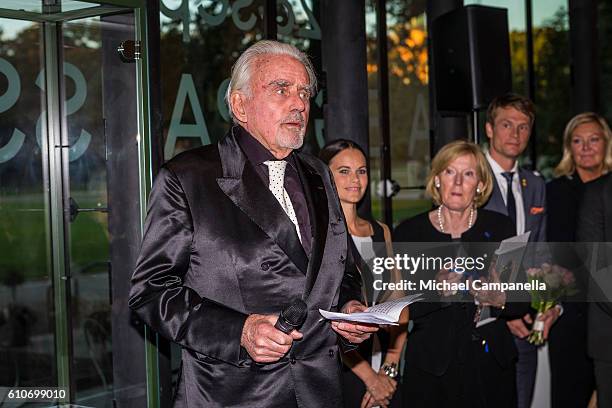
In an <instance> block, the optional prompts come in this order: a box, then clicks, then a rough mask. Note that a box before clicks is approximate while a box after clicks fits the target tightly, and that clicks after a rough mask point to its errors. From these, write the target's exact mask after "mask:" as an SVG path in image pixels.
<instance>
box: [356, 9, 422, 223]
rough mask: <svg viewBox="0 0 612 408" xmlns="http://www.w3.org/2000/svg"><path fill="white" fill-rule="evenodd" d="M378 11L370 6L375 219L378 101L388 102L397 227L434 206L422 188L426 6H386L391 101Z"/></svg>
mask: <svg viewBox="0 0 612 408" xmlns="http://www.w3.org/2000/svg"><path fill="white" fill-rule="evenodd" d="M376 7H378V2H376V1H374V0H370V1H367V2H366V34H367V47H368V49H367V58H368V62H367V69H368V87H369V94H368V96H369V101H368V102H369V106H370V165H371V174H372V181H373V183H372V186H373V188H372V189H371V194H372V211H373V215H374V217H375V218H377V219H382V202H381V199H380V197H379V196H378V194H377V193H378V191H377V190H379V188H377V186H378V180H380V179H381V176H380V174H381V171H382V170H381V168H382V163H381V153H380V149H381V145H382V134H381V131H380V111H379V104H380V99H379V98H382V97H386V98H388V102H389V133H390V134H389V136H390V152H391V160H390V166H391V178H392V179H393V180H395V181H396V182H397V183H398V184H399V185H400V186H401V190H400V192H399V193H398V194H397V195H396V196H394V197H393V221H394V223H398V222H400V221H401V220H403V219H406V218H409V217H411V216H413V215H415V214H418V213H420V212H422V211H425V210H427V209H428V208H429V207H430V205H431V203H430V200H429V199H427V198H426V197H425V196H424V188H423V186H424V184H425V178H426V176H427V172H428V170H429V163H430V157H429V90H428V65H427V64H428V52H427V28H426V25H425V22H426V18H425V10H424V7H425V3H423V2H417V3H410V2H406V1H402V0H389V1H387V9H386V24H387V38H386V41H387V47H388V52H387V55H386V58H387V63H388V72H387V73H386V75H387V76H388V78H389V92H388V95H385V94H383V93H382V92H381V90H380V89H379V82H378V81H379V78H378V76H379V75H380V72H379V66H378V46H377V40H378V39H377V27H376V24H377V21H376V9H375V8H376Z"/></svg>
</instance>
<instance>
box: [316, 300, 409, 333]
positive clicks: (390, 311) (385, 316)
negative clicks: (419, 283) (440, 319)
mask: <svg viewBox="0 0 612 408" xmlns="http://www.w3.org/2000/svg"><path fill="white" fill-rule="evenodd" d="M418 300H421V294H420V293H418V294H414V295H408V296H404V297H402V298H399V299H395V300H391V301H389V302H384V303H379V304H377V305H375V306H372V307H369V308H367V309H366V310H365V311H364V312H357V313H351V314H347V313H336V312H328V311H326V310H323V309H319V313H321V316H323V317H324V318H326V319H327V320H347V321H351V322H359V323H371V324H392V325H397V324H398V323H397V322H398V321H399V318H400V314H401V313H402V309H404V308H405V307H406V306H408V305H409V304H411V303H414V302H416V301H418Z"/></svg>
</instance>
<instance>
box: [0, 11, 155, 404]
mask: <svg viewBox="0 0 612 408" xmlns="http://www.w3.org/2000/svg"><path fill="white" fill-rule="evenodd" d="M4 6H5V7H7V6H11V4H5V5H4ZM12 6H13V7H14V9H12V10H7V9H6V8H0V13H3V14H2V15H8V16H11V17H12V16H15V17H16V18H24V19H26V18H27V19H31V20H34V21H45V22H35V23H34V22H32V23H28V22H25V21H23V20H14V19H7V18H0V248H1V249H0V252H1V256H0V387H33V386H39V387H56V386H60V387H62V388H63V389H64V390H65V391H67V393H66V395H67V397H66V399H65V401H63V402H75V403H78V404H82V405H83V406H95V407H111V406H114V404H115V403H117V401H121V398H120V396H119V395H120V393H121V390H120V389H116V388H115V384H116V379H117V376H116V375H115V374H114V372H113V357H115V356H116V355H121V354H122V353H123V354H126V353H125V350H126V348H128V347H130V346H132V345H133V338H129V333H126V332H127V331H128V330H125V329H124V330H123V332H124V333H123V335H124V337H123V339H125V340H126V341H125V342H122V343H121V344H115V347H114V348H113V342H112V336H113V334H116V333H113V330H112V327H115V326H114V324H113V323H116V321H117V320H122V319H123V320H129V317H128V316H129V314H128V309H127V299H123V298H120V297H119V296H117V292H118V291H115V294H114V296H115V297H114V298H113V294H112V293H111V289H110V287H111V281H112V278H113V277H112V276H111V269H113V268H111V262H110V253H111V247H112V246H113V244H112V243H113V241H114V242H115V243H116V242H117V241H118V240H120V239H121V237H123V236H127V235H128V234H123V235H121V236H119V235H120V234H115V236H112V237H111V234H110V233H109V220H108V219H109V216H108V215H109V211H110V210H109V207H110V205H109V199H108V190H109V186H114V187H115V189H117V183H120V184H121V189H122V191H123V192H124V193H123V194H124V195H126V196H129V197H128V199H127V200H126V201H130V205H129V208H128V206H122V205H120V204H119V200H117V197H115V199H114V201H113V204H115V207H114V208H113V209H112V211H111V215H112V216H114V217H115V219H117V218H121V215H122V214H125V213H128V212H129V211H131V210H132V209H135V210H136V214H137V216H133V214H131V216H130V217H129V219H130V222H129V223H128V224H129V225H130V226H132V227H133V228H134V229H136V230H139V228H140V222H141V220H140V218H139V215H140V210H139V206H140V201H139V199H140V195H139V189H138V187H136V188H131V185H130V182H132V181H133V180H134V179H135V180H136V184H137V183H138V178H139V174H140V173H139V167H138V163H139V160H138V159H139V157H138V149H137V148H136V146H138V141H139V140H140V136H142V135H140V134H139V133H138V131H137V130H136V131H131V133H130V134H127V130H126V131H125V132H124V133H121V132H113V131H112V129H113V128H114V127H115V126H117V123H116V122H117V121H119V120H120V121H121V123H120V126H117V127H120V128H121V129H130V130H132V129H142V128H143V126H141V123H140V122H139V114H138V113H137V112H138V104H139V103H140V102H142V94H141V93H138V92H136V91H135V89H136V86H135V84H136V83H137V82H138V81H137V79H136V78H137V72H138V68H139V67H140V65H139V63H136V64H134V63H123V62H122V61H121V58H120V56H119V54H118V53H117V48H118V46H119V45H120V44H121V42H122V41H126V40H129V41H134V40H135V32H136V30H137V28H136V26H135V23H134V21H135V19H134V14H132V13H131V11H130V9H125V8H120V7H112V6H108V7H96V6H99V5H98V4H91V3H84V2H73V3H70V4H68V3H67V4H66V7H65V8H61V7H58V8H56V9H55V10H54V11H53V12H46V13H45V16H44V18H41V17H40V16H39V15H38V14H36V13H33V12H32V13H29V12H27V11H24V10H21V9H20V8H21V7H23V4H22V3H19V4H16V3H15V4H12ZM88 8H90V10H87V9H88ZM77 9H79V13H83V14H79V15H81V16H82V18H81V19H74V20H70V21H67V20H65V19H68V18H75V15H74V13H75V10H77ZM36 11H38V12H40V10H36ZM47 11H48V10H47ZM63 12H68V13H67V14H62V13H63ZM20 13H21V14H20ZM97 13H106V14H109V15H112V17H110V18H109V17H108V16H103V17H100V16H95V17H85V16H86V15H90V16H94V15H96V14H97ZM50 19H56V20H57V22H55V21H54V22H53V23H48V22H46V21H47V20H50ZM115 37H118V39H117V38H115ZM121 64H123V68H121V67H120V65H121ZM109 68H110V69H109ZM126 85H132V86H133V88H130V87H129V86H126ZM109 89H117V90H118V92H119V90H120V93H121V98H123V99H118V100H114V101H112V103H111V102H110V99H111V96H112V95H109V92H108V91H109ZM105 91H106V92H105ZM140 91H141V92H142V90H140ZM113 106H114V107H115V108H116V110H114V111H113V109H112V107H113ZM119 110H120V111H119ZM107 130H108V132H107ZM118 135H119V137H122V136H125V137H123V139H124V142H123V143H124V144H125V145H127V146H131V147H132V150H130V151H128V150H127V149H124V150H121V151H120V150H119V149H116V150H114V148H116V146H117V143H114V144H111V143H110V142H109V140H112V139H113V138H117V137H118ZM122 162H127V163H130V164H133V167H132V168H130V171H129V173H128V172H126V171H124V172H123V173H122V174H121V178H120V180H118V178H116V177H115V178H114V179H112V181H109V180H111V178H109V174H110V173H111V172H110V171H109V167H107V164H108V163H112V164H113V166H114V167H119V163H122ZM124 218H126V217H124ZM126 229H127V228H126ZM129 239H131V240H132V241H133V242H136V241H137V237H134V236H133V235H132V236H129ZM114 248H115V252H117V245H116V244H115V245H114ZM114 261H117V262H116V263H115V264H114V273H115V274H116V273H117V271H118V270H121V268H122V267H123V265H124V264H128V265H129V264H130V263H131V262H134V261H135V259H131V258H130V257H129V256H125V257H123V258H118V257H115V258H114ZM132 268H133V266H128V269H132ZM115 277H116V276H115ZM118 280H119V279H118ZM120 285H121V287H125V283H124V282H121V283H120ZM126 298H127V296H126ZM113 303H114V306H113ZM111 307H117V308H116V309H115V310H114V313H112V312H111ZM118 316H119V317H118ZM113 317H115V318H116V320H115V321H113ZM111 322H113V323H111ZM125 326H128V324H126V325H124V327H125ZM130 341H132V343H130ZM137 341H138V349H139V350H143V342H142V339H141V338H140V337H138V339H137ZM142 354H144V350H143V353H142ZM141 360H143V361H136V362H133V363H131V364H132V365H133V366H134V367H136V368H137V369H139V371H141V372H142V376H140V377H139V376H134V378H132V379H128V380H127V381H123V382H122V386H124V387H126V385H127V388H130V398H131V399H132V400H133V401H136V400H137V399H138V398H141V401H139V405H140V406H142V402H143V401H144V399H145V398H143V397H144V396H145V392H144V389H145V387H144V380H141V378H144V358H142V359H141ZM130 380H131V381H132V382H130ZM138 381H140V382H139V383H137V382H138ZM137 388H138V389H137ZM0 398H1V397H0ZM119 403H120V402H119ZM2 404H3V401H2V400H0V405H2ZM137 406H138V405H137Z"/></svg>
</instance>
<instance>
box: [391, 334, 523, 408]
mask: <svg viewBox="0 0 612 408" xmlns="http://www.w3.org/2000/svg"><path fill="white" fill-rule="evenodd" d="M469 347H471V350H466V351H467V352H468V353H467V359H465V360H464V361H453V362H451V363H450V366H449V367H448V369H447V370H446V372H445V373H444V374H443V375H441V376H436V375H433V374H431V373H428V372H426V371H424V370H422V369H420V368H418V367H414V366H411V365H410V361H409V360H406V368H405V369H404V376H403V384H402V390H403V398H404V403H405V406H407V407H411V408H412V407H421V408H447V407H448V408H463V407H465V408H490V407H496V408H515V407H516V406H517V399H516V371H515V366H514V364H512V365H510V366H509V367H507V368H502V367H501V366H500V365H499V363H498V362H497V360H495V357H493V355H492V354H491V353H489V352H486V350H485V349H484V348H483V346H482V344H481V343H480V341H473V342H471V343H470V345H469Z"/></svg>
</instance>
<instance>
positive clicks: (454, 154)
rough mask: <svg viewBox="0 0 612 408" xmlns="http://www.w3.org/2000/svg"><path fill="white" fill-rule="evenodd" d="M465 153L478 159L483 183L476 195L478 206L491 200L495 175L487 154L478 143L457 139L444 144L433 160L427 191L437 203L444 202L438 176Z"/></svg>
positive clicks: (478, 170) (475, 199) (478, 172)
mask: <svg viewBox="0 0 612 408" xmlns="http://www.w3.org/2000/svg"><path fill="white" fill-rule="evenodd" d="M465 155H471V156H473V157H474V158H475V159H476V174H477V175H478V179H479V181H480V182H481V183H482V189H481V191H480V194H478V193H477V194H476V195H475V196H474V204H475V205H476V207H480V206H482V205H484V204H485V203H486V202H487V201H488V200H489V197H490V196H491V193H492V192H493V176H492V175H491V170H490V169H489V163H488V162H487V159H486V158H485V155H484V154H483V153H482V150H480V147H479V146H478V145H476V144H474V143H471V142H468V141H466V140H456V141H454V142H451V143H448V144H446V145H444V147H442V149H440V151H439V152H438V153H437V154H436V155H435V157H434V158H433V160H432V161H431V171H430V172H429V176H427V184H426V186H425V191H426V192H427V194H429V195H430V196H431V198H432V200H433V201H434V203H435V204H436V205H440V204H441V203H442V200H441V197H440V192H439V191H438V189H437V188H436V186H435V178H436V176H439V175H440V174H441V173H442V172H443V171H444V170H446V168H447V167H448V165H449V164H451V162H452V161H453V160H455V159H456V158H458V157H461V156H465Z"/></svg>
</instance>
